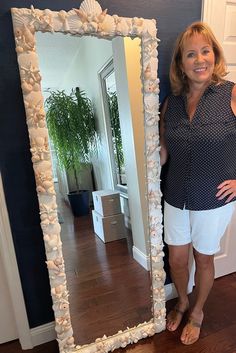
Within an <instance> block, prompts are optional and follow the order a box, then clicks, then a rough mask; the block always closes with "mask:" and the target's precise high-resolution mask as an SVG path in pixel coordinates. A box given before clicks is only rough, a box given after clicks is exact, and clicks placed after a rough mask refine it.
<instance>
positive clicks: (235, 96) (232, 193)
mask: <svg viewBox="0 0 236 353" xmlns="http://www.w3.org/2000/svg"><path fill="white" fill-rule="evenodd" d="M231 108H232V110H233V113H234V115H236V85H234V87H233V90H232V96H231ZM217 189H218V190H219V191H218V192H217V194H216V197H217V198H218V199H219V200H222V199H224V198H226V201H225V203H227V202H230V201H231V200H233V198H235V197H236V180H225V181H224V182H223V183H221V184H220V185H218V187H217Z"/></svg>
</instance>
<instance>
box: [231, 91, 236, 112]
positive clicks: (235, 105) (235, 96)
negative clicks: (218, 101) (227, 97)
mask: <svg viewBox="0 0 236 353" xmlns="http://www.w3.org/2000/svg"><path fill="white" fill-rule="evenodd" d="M231 108H232V110H233V112H234V115H236V85H234V88H233V90H232V96H231Z"/></svg>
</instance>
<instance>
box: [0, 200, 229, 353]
mask: <svg viewBox="0 0 236 353" xmlns="http://www.w3.org/2000/svg"><path fill="white" fill-rule="evenodd" d="M58 203H59V205H60V216H61V219H62V221H63V223H62V224H61V227H62V241H63V253H64V257H65V264H66V273H67V281H68V287H69V292H70V303H71V306H70V310H71V317H72V324H73V327H74V331H75V339H76V342H79V341H80V344H81V342H82V344H84V343H88V342H91V340H94V339H95V338H97V337H101V336H103V334H104V333H106V334H107V335H110V334H114V333H115V332H117V331H118V330H119V329H120V328H121V327H123V329H124V328H125V327H126V326H129V327H131V326H132V325H136V324H137V323H138V322H143V321H145V320H149V319H150V305H151V301H150V290H149V288H150V282H149V276H148V273H147V272H146V271H145V270H143V268H142V267H141V266H139V265H138V264H137V263H136V262H135V261H134V260H133V259H132V257H131V256H130V251H131V245H132V242H131V241H130V238H129V237H128V238H127V240H126V239H124V240H121V241H118V242H111V243H107V244H106V245H105V244H103V242H102V241H101V240H100V239H99V238H98V237H97V236H95V235H94V234H93V231H92V222H91V218H89V217H80V218H77V219H76V220H74V219H73V216H72V215H71V212H70V209H69V208H68V207H66V206H65V205H64V204H63V203H61V200H58ZM78 251H79V253H78ZM191 298H192V294H191V295H190V300H191ZM175 301H176V300H172V301H169V302H168V303H167V310H169V308H171V307H172V306H173V305H174V303H175ZM81 303H82V304H81ZM183 324H184V323H183ZM183 324H182V325H181V327H180V328H179V329H178V330H177V331H176V332H172V333H171V332H168V331H165V332H161V333H159V334H156V335H155V336H153V337H150V338H147V339H144V340H141V341H140V342H138V343H137V344H134V345H130V346H127V347H126V348H124V349H118V350H116V351H114V352H115V353H124V352H127V353H192V352H196V353H236V273H233V274H230V275H228V276H225V277H221V278H219V279H217V280H215V283H214V286H213V289H212V292H211V294H210V297H209V300H208V302H207V304H206V307H205V320H204V324H203V327H202V331H201V336H200V339H199V341H198V342H196V343H195V344H194V345H192V346H184V345H183V344H181V342H180V341H179V336H180V333H181V329H182V327H183ZM88 328H89V330H88ZM91 331H92V332H93V336H90V335H89V334H88V332H91ZM21 352H32V353H58V346H57V342H56V341H53V342H49V343H47V344H44V345H41V346H37V347H35V348H34V349H32V350H27V351H22V350H21V348H20V344H19V342H18V341H13V342H8V343H5V344H2V345H0V353H21Z"/></svg>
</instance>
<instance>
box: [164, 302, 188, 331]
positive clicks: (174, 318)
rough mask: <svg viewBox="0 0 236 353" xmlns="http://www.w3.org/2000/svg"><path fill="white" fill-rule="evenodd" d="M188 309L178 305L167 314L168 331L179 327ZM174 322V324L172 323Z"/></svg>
mask: <svg viewBox="0 0 236 353" xmlns="http://www.w3.org/2000/svg"><path fill="white" fill-rule="evenodd" d="M187 310H188V308H187V309H186V310H184V311H183V310H180V309H178V308H177V307H176V306H175V307H174V308H173V309H172V310H171V311H170V312H169V314H168V315H167V323H166V328H167V330H168V331H175V330H177V328H178V327H179V325H180V323H181V321H182V318H183V316H184V314H185V312H186V311H187ZM170 324H172V325H170Z"/></svg>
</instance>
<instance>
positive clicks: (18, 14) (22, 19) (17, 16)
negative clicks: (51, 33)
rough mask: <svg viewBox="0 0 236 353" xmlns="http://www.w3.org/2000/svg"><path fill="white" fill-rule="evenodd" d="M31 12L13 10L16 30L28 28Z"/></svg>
mask: <svg viewBox="0 0 236 353" xmlns="http://www.w3.org/2000/svg"><path fill="white" fill-rule="evenodd" d="M28 11H29V10H27V9H17V8H12V9H11V13H12V17H13V23H14V28H21V27H22V26H24V25H25V26H28V25H29V23H30V18H29V12H28Z"/></svg>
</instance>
